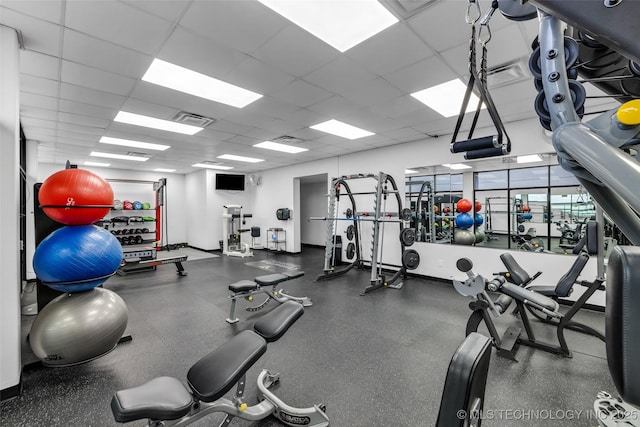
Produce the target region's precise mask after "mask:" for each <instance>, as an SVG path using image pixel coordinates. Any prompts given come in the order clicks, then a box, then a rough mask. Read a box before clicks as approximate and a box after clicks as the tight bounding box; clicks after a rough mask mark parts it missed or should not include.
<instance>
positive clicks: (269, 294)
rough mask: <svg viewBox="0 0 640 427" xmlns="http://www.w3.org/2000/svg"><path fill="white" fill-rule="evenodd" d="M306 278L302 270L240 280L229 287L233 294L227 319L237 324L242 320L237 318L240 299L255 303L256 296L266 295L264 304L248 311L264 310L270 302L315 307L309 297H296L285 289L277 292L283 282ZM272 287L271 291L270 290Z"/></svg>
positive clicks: (251, 307) (249, 308)
mask: <svg viewBox="0 0 640 427" xmlns="http://www.w3.org/2000/svg"><path fill="white" fill-rule="evenodd" d="M302 276H304V271H300V270H287V271H284V272H282V273H274V274H267V275H264V276H258V277H256V278H255V279H253V280H240V281H238V282H235V283H232V284H230V285H229V290H230V291H231V292H232V294H231V295H230V296H229V298H230V299H231V311H230V312H229V317H227V319H226V320H227V322H228V323H236V322H238V321H239V320H240V319H238V317H237V316H236V302H237V300H238V299H240V298H244V299H246V300H247V301H253V299H254V295H256V294H265V295H266V298H265V300H264V301H263V302H261V303H260V304H258V305H256V306H250V307H247V308H246V310H247V311H258V310H261V309H262V308H264V307H265V306H266V305H267V303H268V302H269V301H270V300H272V299H273V300H274V301H276V302H278V303H279V304H282V303H284V302H285V301H296V302H298V303H300V304H302V305H303V306H305V307H309V306H311V305H313V302H312V301H311V299H309V298H307V297H295V296H292V295H289V294H287V293H286V292H285V291H284V290H283V289H280V290H276V286H278V285H279V284H280V283H282V282H286V281H288V280H293V279H297V278H299V277H302ZM268 287H271V289H268Z"/></svg>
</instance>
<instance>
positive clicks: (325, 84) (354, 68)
mask: <svg viewBox="0 0 640 427" xmlns="http://www.w3.org/2000/svg"><path fill="white" fill-rule="evenodd" d="M375 78H376V75H375V74H373V73H371V72H369V71H367V70H366V69H365V68H364V67H363V66H361V65H360V64H358V63H357V62H355V61H353V60H352V59H349V58H348V57H345V56H343V57H340V58H338V59H336V60H335V61H332V62H331V63H329V64H327V65H325V66H323V67H321V68H319V69H318V70H316V71H314V72H312V73H310V74H307V75H306V76H305V77H304V80H305V81H307V82H309V83H311V84H313V85H316V86H318V87H321V88H323V89H325V90H330V91H332V92H333V93H337V94H341V93H343V92H345V91H348V90H355V89H367V88H368V86H367V85H368V83H369V82H371V81H372V80H374V79H375Z"/></svg>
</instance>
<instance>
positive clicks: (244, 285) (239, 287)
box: [229, 280, 258, 293]
mask: <svg viewBox="0 0 640 427" xmlns="http://www.w3.org/2000/svg"><path fill="white" fill-rule="evenodd" d="M257 287H258V284H257V283H256V282H254V281H253V280H240V281H238V282H235V283H232V284H230V285H229V290H230V291H231V292H235V293H238V292H249V291H253V290H255V289H256V288H257Z"/></svg>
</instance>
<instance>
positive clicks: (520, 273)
mask: <svg viewBox="0 0 640 427" xmlns="http://www.w3.org/2000/svg"><path fill="white" fill-rule="evenodd" d="M500 259H501V260H502V263H503V264H504V266H505V267H507V271H508V272H509V274H510V276H511V281H512V282H513V283H515V284H516V285H518V286H526V285H527V284H529V282H530V281H531V276H529V273H527V272H526V270H525V269H524V268H522V267H521V266H520V264H518V263H517V262H516V260H515V259H514V258H513V256H512V255H511V254H510V253H503V254H501V255H500Z"/></svg>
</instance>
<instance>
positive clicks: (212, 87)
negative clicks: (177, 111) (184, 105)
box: [142, 58, 262, 108]
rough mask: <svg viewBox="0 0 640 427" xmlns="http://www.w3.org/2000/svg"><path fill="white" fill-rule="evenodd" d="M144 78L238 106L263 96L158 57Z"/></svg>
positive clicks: (194, 94) (160, 84)
mask: <svg viewBox="0 0 640 427" xmlns="http://www.w3.org/2000/svg"><path fill="white" fill-rule="evenodd" d="M142 80H144V81H145V82H149V83H154V84H157V85H159V86H164V87H168V88H169V89H173V90H177V91H180V92H184V93H188V94H189V95H193V96H197V97H200V98H204V99H208V100H210V101H215V102H220V103H221V104H226V105H231V106H232V107H237V108H242V107H245V106H247V105H249V104H251V103H252V102H253V101H255V100H256V99H259V98H262V95H261V94H259V93H255V92H252V91H250V90H247V89H243V88H241V87H238V86H235V85H232V84H230V83H227V82H223V81H222V80H218V79H214V78H213V77H209V76H207V75H205V74H201V73H197V72H195V71H192V70H190V69H188V68H184V67H181V66H179V65H175V64H172V63H170V62H166V61H163V60H161V59H157V58H156V59H154V60H153V62H152V63H151V66H150V67H149V69H148V70H147V72H146V73H145V74H144V76H142Z"/></svg>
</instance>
